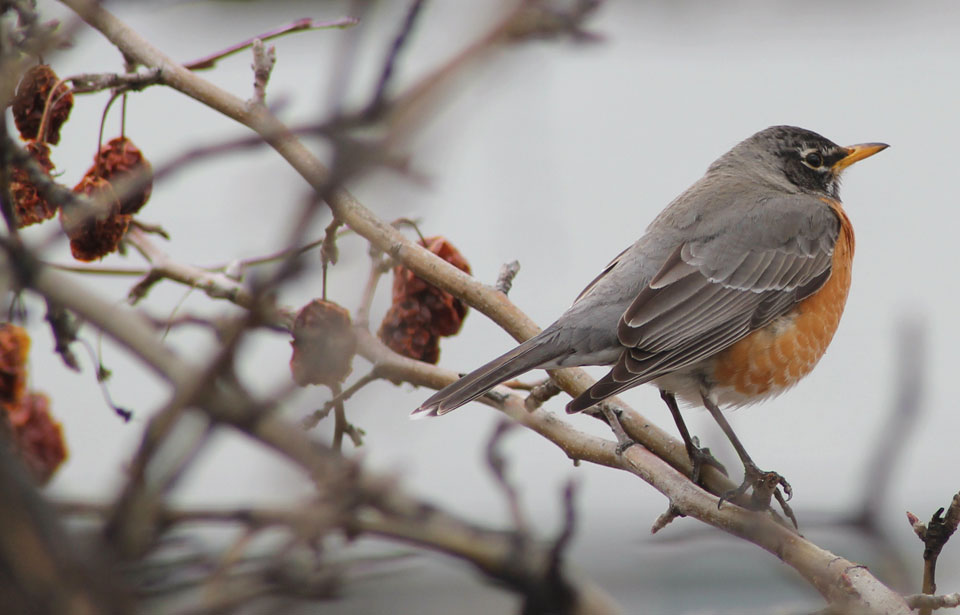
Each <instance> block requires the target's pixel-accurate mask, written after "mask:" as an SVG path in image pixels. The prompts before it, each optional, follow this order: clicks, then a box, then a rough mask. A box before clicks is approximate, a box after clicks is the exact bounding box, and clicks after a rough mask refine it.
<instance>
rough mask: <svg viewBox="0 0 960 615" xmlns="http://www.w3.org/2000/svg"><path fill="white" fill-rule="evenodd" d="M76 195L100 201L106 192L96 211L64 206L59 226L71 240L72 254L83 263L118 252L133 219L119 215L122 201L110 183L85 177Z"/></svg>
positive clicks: (77, 188) (77, 187)
mask: <svg viewBox="0 0 960 615" xmlns="http://www.w3.org/2000/svg"><path fill="white" fill-rule="evenodd" d="M73 191H74V192H76V193H79V194H84V195H86V196H88V197H90V198H92V199H96V200H97V201H98V202H99V201H100V199H101V198H103V197H101V196H100V195H101V194H103V193H105V192H106V193H107V194H108V196H107V197H106V202H105V203H101V206H100V207H98V208H97V210H96V211H94V210H93V208H80V207H63V208H61V209H60V225H61V226H62V227H63V231H64V232H65V233H66V234H67V237H69V238H70V251H71V252H72V253H73V257H74V258H75V259H77V260H81V261H92V260H96V259H98V258H102V257H104V256H106V255H107V254H110V253H111V252H113V251H114V250H116V249H117V246H119V245H120V240H121V239H123V234H124V233H126V232H127V226H129V224H130V218H131V216H128V215H125V214H122V213H120V207H121V206H120V201H119V200H117V198H116V193H114V192H113V186H111V185H110V182H108V181H107V180H105V179H103V178H100V177H94V176H92V175H89V174H88V175H85V176H84V177H83V179H81V180H80V183H79V184H77V185H76V186H75V187H74V189H73Z"/></svg>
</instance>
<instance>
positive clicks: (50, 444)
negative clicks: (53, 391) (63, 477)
mask: <svg viewBox="0 0 960 615" xmlns="http://www.w3.org/2000/svg"><path fill="white" fill-rule="evenodd" d="M3 406H4V409H5V410H6V411H7V416H8V418H9V419H10V425H11V427H13V439H14V442H15V443H16V448H17V452H18V453H19V455H20V458H21V459H22V460H23V462H24V464H25V465H26V466H27V470H29V471H30V474H31V475H32V476H33V477H34V479H36V481H37V482H38V483H39V484H41V485H42V484H44V483H46V482H47V481H49V480H50V477H51V476H53V473H54V472H56V470H57V468H59V467H60V464H62V463H63V461H64V460H65V459H66V458H67V447H66V444H65V443H64V441H63V429H62V428H61V426H60V423H58V422H56V421H55V420H54V419H53V417H52V416H51V415H50V400H49V398H47V396H46V395H44V394H43V393H27V394H26V395H24V396H23V397H22V398H20V399H19V400H18V401H17V402H16V403H4V404H3Z"/></svg>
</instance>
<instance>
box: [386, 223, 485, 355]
mask: <svg viewBox="0 0 960 615" xmlns="http://www.w3.org/2000/svg"><path fill="white" fill-rule="evenodd" d="M421 245H423V246H424V247H426V248H427V249H428V250H430V251H431V252H433V253H434V254H436V255H437V256H439V257H440V258H442V259H443V260H445V261H447V262H448V263H450V264H451V265H453V266H454V267H456V268H457V269H460V270H461V271H464V272H466V273H470V265H469V264H468V263H467V261H466V259H465V258H463V255H462V254H460V252H458V251H457V249H456V248H454V247H453V245H451V244H450V242H448V241H447V240H446V239H445V238H443V237H430V238H427V239H424V240H423V242H422V243H421ZM466 315H467V306H466V304H464V303H463V302H462V301H461V300H459V299H457V298H456V297H454V296H453V295H451V294H450V293H448V292H447V291H445V290H440V289H439V288H437V287H436V286H434V285H432V284H430V283H429V282H427V281H425V280H423V279H422V278H419V277H417V275H416V274H414V273H413V272H412V271H410V270H409V269H407V268H406V267H402V266H397V267H394V269H393V304H392V305H391V306H390V309H389V310H388V311H387V315H386V316H384V318H383V323H382V324H381V325H380V331H379V335H380V339H381V340H383V342H384V343H385V344H386V345H387V346H389V347H390V348H391V349H393V350H394V352H398V353H400V354H402V355H404V356H407V357H411V358H414V359H419V360H421V361H426V362H427V363H436V362H437V360H439V358H440V337H442V336H450V335H455V334H456V333H457V332H458V331H460V327H461V325H462V324H463V318H464V316H466Z"/></svg>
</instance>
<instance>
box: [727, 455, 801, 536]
mask: <svg viewBox="0 0 960 615" xmlns="http://www.w3.org/2000/svg"><path fill="white" fill-rule="evenodd" d="M781 489H782V490H783V491H782V492H781ZM747 490H750V499H749V501H748V502H747V503H746V507H747V508H750V509H751V510H766V509H768V508H770V503H771V500H772V499H773V498H776V499H777V502H778V503H779V504H780V508H782V509H783V514H785V515H786V516H787V517H788V518H789V519H790V521H792V522H793V525H794V527H799V525H798V524H797V517H796V516H795V515H794V514H793V509H792V508H790V505H789V504H787V500H789V499H790V498H792V497H793V488H792V487H791V486H790V483H788V482H787V479H785V478H784V477H782V476H780V475H779V474H777V473H776V472H765V471H763V470H761V469H759V468H758V467H757V466H756V465H754V464H753V463H746V464H744V475H743V482H742V483H740V486H739V487H737V488H736V489H731V490H730V491H727V492H726V493H724V494H723V495H721V496H720V501H719V502H718V503H717V507H718V508H719V507H720V506H721V505H722V504H723V503H724V502H726V501H727V500H735V499H738V498H740V496H742V495H744V494H745V493H746V492H747Z"/></svg>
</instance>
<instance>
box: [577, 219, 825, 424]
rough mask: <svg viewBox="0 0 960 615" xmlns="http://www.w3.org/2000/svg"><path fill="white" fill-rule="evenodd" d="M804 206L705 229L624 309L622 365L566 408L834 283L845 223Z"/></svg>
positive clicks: (728, 339)
mask: <svg viewBox="0 0 960 615" xmlns="http://www.w3.org/2000/svg"><path fill="white" fill-rule="evenodd" d="M800 204H803V203H800ZM806 206H807V207H808V209H809V211H808V212H804V211H803V210H802V209H800V208H799V207H797V206H796V204H795V203H793V202H790V203H785V204H782V205H781V207H780V208H779V209H778V208H777V207H776V204H773V205H772V206H770V208H769V210H768V213H766V214H764V213H763V212H760V213H756V212H755V213H754V214H753V215H752V219H750V220H746V221H743V228H736V229H734V228H731V229H726V230H724V231H723V232H714V231H713V229H707V230H708V231H710V232H707V233H702V234H700V236H699V237H698V238H697V239H693V240H690V241H687V242H685V243H683V244H681V245H680V246H678V247H677V248H676V249H675V250H674V251H673V253H672V254H671V255H670V257H669V258H668V259H667V260H666V262H664V264H663V266H662V267H661V268H660V270H659V271H658V273H657V274H656V275H655V276H654V277H653V278H652V279H651V281H650V282H649V283H648V284H647V285H646V286H645V287H643V288H642V289H641V290H640V292H639V293H638V294H637V296H636V298H635V299H634V301H633V302H632V303H631V304H630V306H629V307H628V308H627V310H626V311H625V312H624V314H623V317H622V318H621V320H620V324H619V328H618V331H617V335H618V338H619V340H620V343H621V344H622V345H623V346H624V352H623V354H622V355H621V357H620V360H619V361H618V362H617V363H616V365H615V366H614V368H613V369H612V370H611V371H610V373H609V374H607V375H606V376H605V377H604V378H602V379H601V380H600V381H599V382H597V383H596V384H595V385H594V386H593V387H592V388H591V390H590V392H589V395H588V396H587V397H585V398H584V399H582V400H581V399H578V400H575V402H572V404H573V405H574V406H575V407H574V408H572V409H571V408H568V410H570V411H575V410H577V409H582V408H580V406H582V407H587V406H589V405H592V403H596V401H598V400H600V399H603V398H605V397H609V396H610V395H616V394H617V393H619V392H621V391H623V390H625V389H628V388H631V387H633V386H636V385H638V384H641V383H643V382H649V381H650V380H653V379H655V378H657V377H659V376H661V375H664V374H666V373H669V372H671V371H674V370H677V369H681V368H683V367H686V366H689V365H693V364H695V363H697V362H698V361H700V360H702V359H704V358H706V357H709V356H710V355H712V354H715V353H717V352H719V351H721V350H723V349H724V348H727V347H729V346H731V345H732V344H734V343H735V342H737V341H738V340H740V339H742V338H744V337H745V336H747V335H748V334H749V333H750V332H751V331H754V330H756V329H758V328H760V327H763V326H764V325H766V324H769V323H770V322H771V321H773V320H774V319H776V318H777V317H778V316H781V315H783V314H785V313H786V312H787V311H789V310H790V308H792V307H793V306H794V305H795V304H796V303H798V302H800V301H802V300H803V299H805V298H806V297H808V296H810V295H811V294H812V293H814V292H816V291H817V290H818V289H819V288H820V287H821V286H823V284H824V283H826V281H827V279H829V277H830V271H831V263H832V257H833V247H834V245H835V243H836V240H837V235H838V233H839V230H840V223H839V219H838V218H837V216H836V214H834V213H833V212H832V211H831V210H829V209H828V208H810V207H809V202H807V203H806ZM764 215H766V216H769V218H770V219H768V220H764V219H758V218H762V217H763V216H764ZM591 400H592V401H591Z"/></svg>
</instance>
